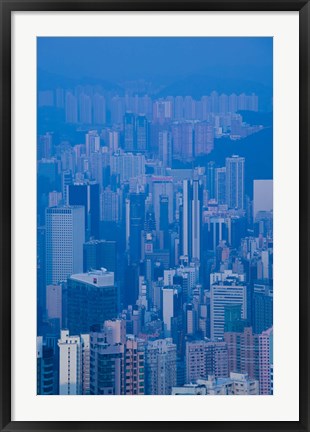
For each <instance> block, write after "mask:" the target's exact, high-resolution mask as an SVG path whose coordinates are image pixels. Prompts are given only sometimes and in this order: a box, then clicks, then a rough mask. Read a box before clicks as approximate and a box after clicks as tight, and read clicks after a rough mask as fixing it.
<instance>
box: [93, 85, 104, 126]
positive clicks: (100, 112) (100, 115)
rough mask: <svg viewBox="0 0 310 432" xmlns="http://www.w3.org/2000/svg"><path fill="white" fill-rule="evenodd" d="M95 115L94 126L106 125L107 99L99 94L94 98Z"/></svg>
mask: <svg viewBox="0 0 310 432" xmlns="http://www.w3.org/2000/svg"><path fill="white" fill-rule="evenodd" d="M93 114H94V115H93V119H94V124H96V125H100V126H102V125H104V124H105V123H106V103H105V98H104V96H102V95H101V94H99V93H96V94H95V95H94V96H93Z"/></svg>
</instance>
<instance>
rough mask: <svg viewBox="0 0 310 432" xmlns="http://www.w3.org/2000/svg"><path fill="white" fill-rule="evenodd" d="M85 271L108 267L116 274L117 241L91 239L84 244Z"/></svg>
mask: <svg viewBox="0 0 310 432" xmlns="http://www.w3.org/2000/svg"><path fill="white" fill-rule="evenodd" d="M83 263H84V272H88V271H90V270H92V269H93V270H94V269H100V268H102V267H103V268H106V269H107V270H108V271H109V272H112V273H114V275H115V274H116V242H115V241H108V240H90V241H88V242H86V243H84V245H83Z"/></svg>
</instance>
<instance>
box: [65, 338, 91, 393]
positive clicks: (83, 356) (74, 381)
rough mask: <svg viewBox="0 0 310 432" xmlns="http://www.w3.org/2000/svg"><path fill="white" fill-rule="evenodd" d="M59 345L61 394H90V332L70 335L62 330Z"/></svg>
mask: <svg viewBox="0 0 310 432" xmlns="http://www.w3.org/2000/svg"><path fill="white" fill-rule="evenodd" d="M58 347H59V394H60V395H81V394H89V390H90V388H89V386H90V380H89V374H90V339H89V334H82V335H80V336H70V335H69V330H61V332H60V339H58Z"/></svg>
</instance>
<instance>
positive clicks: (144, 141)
mask: <svg viewBox="0 0 310 432" xmlns="http://www.w3.org/2000/svg"><path fill="white" fill-rule="evenodd" d="M135 138H136V142H137V145H136V149H137V151H138V152H145V151H147V150H148V141H149V127H148V121H147V118H146V116H145V115H142V114H140V115H138V116H137V118H136V131H135Z"/></svg>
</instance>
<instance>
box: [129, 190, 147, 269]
mask: <svg viewBox="0 0 310 432" xmlns="http://www.w3.org/2000/svg"><path fill="white" fill-rule="evenodd" d="M129 200H130V209H129V231H130V232H129V254H130V260H131V262H132V263H134V262H139V261H140V259H141V232H142V230H143V228H144V221H145V195H144V194H143V193H131V194H130V195H129Z"/></svg>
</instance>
